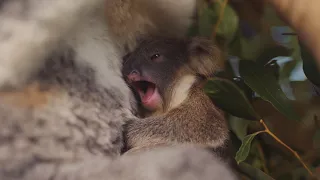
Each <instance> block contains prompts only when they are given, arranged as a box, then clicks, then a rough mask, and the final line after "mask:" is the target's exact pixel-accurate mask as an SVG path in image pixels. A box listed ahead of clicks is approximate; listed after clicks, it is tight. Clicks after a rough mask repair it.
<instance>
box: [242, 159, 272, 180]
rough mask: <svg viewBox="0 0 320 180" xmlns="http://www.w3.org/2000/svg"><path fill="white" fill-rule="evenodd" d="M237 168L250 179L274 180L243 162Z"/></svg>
mask: <svg viewBox="0 0 320 180" xmlns="http://www.w3.org/2000/svg"><path fill="white" fill-rule="evenodd" d="M239 168H240V170H241V171H242V172H243V173H245V174H247V175H248V176H249V177H250V178H251V179H257V180H274V179H273V178H272V177H270V176H269V175H267V174H266V173H264V172H262V171H261V170H260V169H257V168H255V167H253V166H251V165H249V164H247V163H244V162H242V163H240V165H239Z"/></svg>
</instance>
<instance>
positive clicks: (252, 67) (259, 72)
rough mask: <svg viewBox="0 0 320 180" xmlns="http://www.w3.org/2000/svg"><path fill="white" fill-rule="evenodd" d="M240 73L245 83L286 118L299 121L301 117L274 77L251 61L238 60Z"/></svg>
mask: <svg viewBox="0 0 320 180" xmlns="http://www.w3.org/2000/svg"><path fill="white" fill-rule="evenodd" d="M240 75H241V77H242V78H243V79H244V81H245V83H246V84H247V85H248V86H249V87H250V88H251V89H252V90H253V91H255V92H256V93H258V94H259V95H260V96H261V98H263V99H264V100H266V101H268V102H270V103H271V104H272V105H273V106H274V107H275V108H276V109H277V110H278V111H279V112H281V113H282V114H284V115H285V116H286V117H287V118H289V119H292V120H296V121H299V120H300V118H301V117H299V115H298V114H297V113H296V112H295V111H294V109H293V106H292V104H291V103H290V101H289V99H288V98H287V97H286V95H285V94H284V92H283V91H282V90H281V88H280V86H279V84H278V82H277V79H276V77H275V76H274V75H273V74H272V73H271V72H269V71H267V70H266V69H264V68H263V66H260V65H258V64H256V63H254V62H253V61H248V60H242V61H240Z"/></svg>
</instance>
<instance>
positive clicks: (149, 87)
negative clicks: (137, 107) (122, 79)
mask: <svg viewBox="0 0 320 180" xmlns="http://www.w3.org/2000/svg"><path fill="white" fill-rule="evenodd" d="M131 84H132V86H133V88H134V89H135V90H136V91H137V92H138V94H139V96H140V99H141V102H142V104H143V105H144V106H145V107H146V108H148V109H150V110H153V109H155V108H157V106H158V105H159V101H160V95H159V93H158V90H157V87H156V84H155V83H152V82H150V81H145V80H141V81H134V82H131Z"/></svg>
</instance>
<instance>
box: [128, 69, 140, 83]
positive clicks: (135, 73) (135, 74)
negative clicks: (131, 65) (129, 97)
mask: <svg viewBox="0 0 320 180" xmlns="http://www.w3.org/2000/svg"><path fill="white" fill-rule="evenodd" d="M128 79H129V80H130V81H139V80H140V73H139V72H138V71H137V70H133V71H131V72H130V74H129V75H128Z"/></svg>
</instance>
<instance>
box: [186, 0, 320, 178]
mask: <svg viewBox="0 0 320 180" xmlns="http://www.w3.org/2000/svg"><path fill="white" fill-rule="evenodd" d="M197 15H198V16H197V21H196V23H195V24H194V25H193V26H192V27H191V28H190V31H189V35H190V36H204V37H208V38H211V39H212V40H213V41H214V42H215V43H217V44H218V45H220V46H221V48H222V49H224V50H225V51H226V54H225V55H226V57H225V58H226V62H225V63H226V69H225V72H223V73H221V74H219V75H218V77H212V78H211V79H209V81H208V83H207V84H206V86H205V91H206V93H207V94H208V95H209V96H210V97H211V98H212V100H213V101H214V102H215V103H216V104H217V105H218V106H219V107H220V108H221V109H223V110H224V111H226V112H227V117H228V121H229V126H230V129H231V134H232V140H233V145H234V149H235V151H236V152H237V153H236V154H235V160H236V161H237V162H238V164H239V167H240V169H241V172H242V175H241V177H243V178H244V179H284V180H286V179H297V180H298V179H311V177H312V176H311V175H310V174H311V172H308V170H310V171H312V174H313V176H314V177H318V178H319V174H320V100H319V99H320V97H319V95H320V91H319V90H320V72H319V71H318V69H317V68H316V65H315V61H314V58H313V56H312V55H311V54H310V52H309V50H308V49H306V47H304V46H303V45H302V44H301V43H300V42H299V40H298V38H297V36H296V35H295V33H294V31H293V30H292V29H291V28H290V27H289V26H288V25H286V24H285V23H284V22H283V21H281V19H280V18H279V17H278V16H277V14H276V12H275V11H274V10H273V9H272V8H271V7H270V6H269V5H267V4H265V3H264V2H263V1H256V0H245V1H241V0H238V1H236V0H230V1H229V2H228V1H226V0H211V1H204V0H202V1H199V3H198V14H197ZM285 59H286V60H287V61H286V62H285V61H284V60H285ZM299 64H302V66H298V65H299ZM299 68H300V69H299ZM296 69H298V70H300V71H301V72H304V74H305V77H306V78H305V77H304V78H300V79H298V80H297V78H295V80H293V78H292V76H294V75H296V74H297V72H296V71H295V70H296ZM233 136H234V137H233ZM239 141H240V142H242V144H241V145H240V144H239ZM303 164H304V165H305V166H303Z"/></svg>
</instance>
